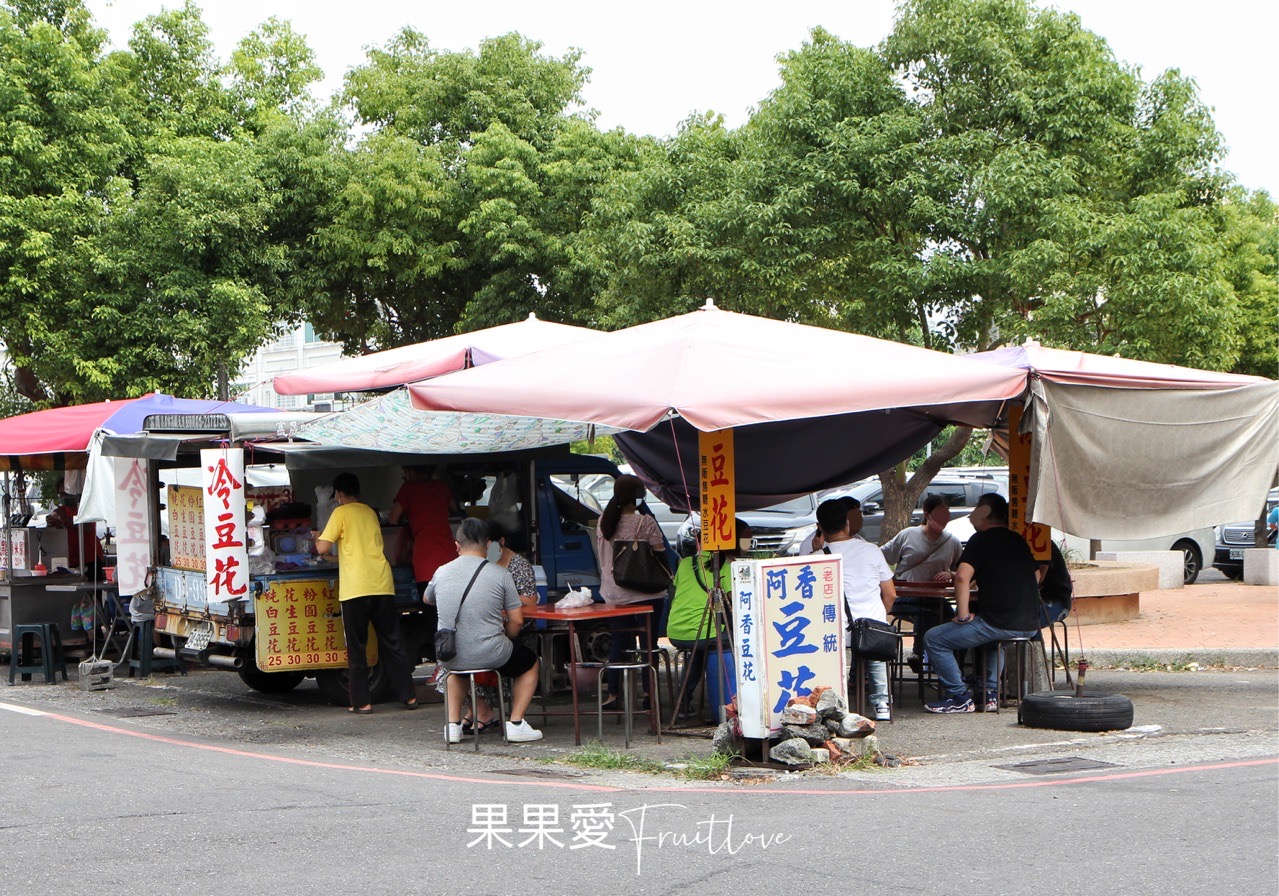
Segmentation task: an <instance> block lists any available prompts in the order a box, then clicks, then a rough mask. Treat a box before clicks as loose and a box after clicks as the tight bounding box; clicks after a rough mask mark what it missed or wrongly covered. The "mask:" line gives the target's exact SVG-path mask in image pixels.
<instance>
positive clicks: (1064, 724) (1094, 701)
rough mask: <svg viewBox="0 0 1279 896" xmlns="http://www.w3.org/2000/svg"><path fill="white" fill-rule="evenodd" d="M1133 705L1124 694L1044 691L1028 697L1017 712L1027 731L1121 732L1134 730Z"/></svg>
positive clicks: (1019, 721)
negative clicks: (1028, 729) (1037, 729)
mask: <svg viewBox="0 0 1279 896" xmlns="http://www.w3.org/2000/svg"><path fill="white" fill-rule="evenodd" d="M1132 717H1133V708H1132V701H1131V700H1129V699H1128V698H1127V697H1125V696H1124V695H1123V694H1102V693H1099V692H1097V691H1085V692H1084V695H1083V696H1082V697H1076V696H1075V694H1074V692H1073V691H1042V692H1040V693H1038V694H1027V695H1026V697H1025V699H1023V700H1022V701H1021V706H1020V707H1019V708H1018V710H1017V721H1018V723H1020V724H1022V725H1025V726H1026V727H1027V728H1051V729H1053V730H1056V731H1121V730H1123V729H1124V728H1131V727H1132Z"/></svg>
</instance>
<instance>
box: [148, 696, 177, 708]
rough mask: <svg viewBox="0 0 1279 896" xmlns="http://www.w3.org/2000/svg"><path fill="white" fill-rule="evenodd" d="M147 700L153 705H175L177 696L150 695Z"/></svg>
mask: <svg viewBox="0 0 1279 896" xmlns="http://www.w3.org/2000/svg"><path fill="white" fill-rule="evenodd" d="M147 702H148V703H151V704H154V705H155V706H177V705H178V698H177V697H152V698H150V699H149V700H147Z"/></svg>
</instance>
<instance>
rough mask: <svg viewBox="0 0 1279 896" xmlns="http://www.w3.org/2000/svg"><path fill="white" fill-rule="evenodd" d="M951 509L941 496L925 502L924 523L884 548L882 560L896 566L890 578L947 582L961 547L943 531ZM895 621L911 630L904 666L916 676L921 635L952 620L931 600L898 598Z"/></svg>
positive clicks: (943, 606) (948, 612)
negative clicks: (907, 622)
mask: <svg viewBox="0 0 1279 896" xmlns="http://www.w3.org/2000/svg"><path fill="white" fill-rule="evenodd" d="M949 523H950V508H949V507H948V506H947V505H946V502H945V500H943V499H942V497H941V496H940V495H929V496H928V497H927V498H926V499H925V500H924V519H923V521H922V522H921V523H920V525H918V526H910V527H908V528H906V529H902V530H901V531H900V532H898V533H897V534H896V535H894V536H893V537H892V539H890V540H889V542H888V543H887V544H885V545H884V546H883V549H882V550H883V551H884V559H886V560H887V561H888V562H889V563H895V564H896V569H895V570H894V571H893V578H894V579H896V580H897V581H900V582H949V581H951V579H953V578H954V573H953V572H952V570H954V568H955V566H956V565H957V564H958V563H959V555H960V554H961V553H963V550H964V548H963V545H961V544H960V543H959V539H958V538H956V537H955V536H953V535H951V534H950V533H949V532H947V531H946V526H947V524H949ZM890 612H891V613H892V614H893V615H894V616H896V617H897V618H898V619H909V620H910V621H911V623H912V627H913V628H914V632H915V638H914V649H913V651H912V652H911V654H910V656H908V657H906V663H907V665H909V666H910V668H911V669H913V670H914V672H915V674H916V675H918V674H920V673H921V672H922V670H923V658H922V657H923V652H924V633H925V632H927V631H928V630H929V629H930V628H932V627H933V626H934V625H938V624H940V623H942V622H948V621H949V620H950V618H951V617H953V616H954V611H952V610H951V609H950V604H949V603H947V602H946V601H943V600H940V598H938V599H933V598H919V597H899V598H897V602H896V603H894V604H893V608H892V610H891V611H890Z"/></svg>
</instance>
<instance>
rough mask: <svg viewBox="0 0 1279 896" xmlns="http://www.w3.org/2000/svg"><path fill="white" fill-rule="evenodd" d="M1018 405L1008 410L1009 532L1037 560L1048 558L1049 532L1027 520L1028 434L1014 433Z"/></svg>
mask: <svg viewBox="0 0 1279 896" xmlns="http://www.w3.org/2000/svg"><path fill="white" fill-rule="evenodd" d="M1021 410H1022V408H1021V405H1019V404H1013V405H1009V408H1008V528H1010V529H1012V530H1013V531H1014V532H1020V533H1021V535H1022V537H1023V538H1025V539H1026V544H1028V545H1030V550H1031V553H1033V554H1034V555H1035V559H1036V560H1047V559H1048V558H1049V557H1050V556H1051V552H1052V548H1051V547H1050V543H1051V541H1052V530H1051V529H1049V527H1048V526H1044V525H1041V524H1040V523H1032V522H1030V520H1029V519H1027V514H1026V508H1028V507H1029V506H1030V447H1031V435H1030V433H1020V432H1018V431H1017V430H1018V429H1019V428H1020V424H1021Z"/></svg>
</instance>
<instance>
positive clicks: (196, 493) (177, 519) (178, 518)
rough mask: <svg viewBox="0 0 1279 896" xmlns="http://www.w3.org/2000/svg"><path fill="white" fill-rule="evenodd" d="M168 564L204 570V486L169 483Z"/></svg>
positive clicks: (166, 498)
mask: <svg viewBox="0 0 1279 896" xmlns="http://www.w3.org/2000/svg"><path fill="white" fill-rule="evenodd" d="M165 503H166V505H167V506H168V511H169V565H170V566H175V567H177V568H178V569H191V570H196V571H198V572H204V568H205V561H204V490H203V489H199V488H192V487H188V486H182V485H171V486H169V488H168V490H167V493H166V495H165Z"/></svg>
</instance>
